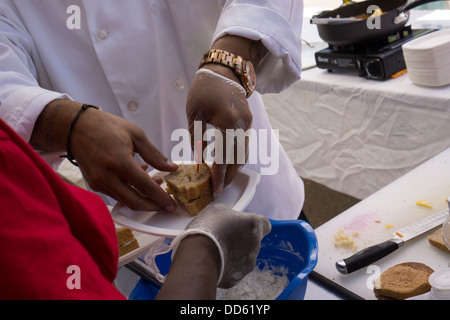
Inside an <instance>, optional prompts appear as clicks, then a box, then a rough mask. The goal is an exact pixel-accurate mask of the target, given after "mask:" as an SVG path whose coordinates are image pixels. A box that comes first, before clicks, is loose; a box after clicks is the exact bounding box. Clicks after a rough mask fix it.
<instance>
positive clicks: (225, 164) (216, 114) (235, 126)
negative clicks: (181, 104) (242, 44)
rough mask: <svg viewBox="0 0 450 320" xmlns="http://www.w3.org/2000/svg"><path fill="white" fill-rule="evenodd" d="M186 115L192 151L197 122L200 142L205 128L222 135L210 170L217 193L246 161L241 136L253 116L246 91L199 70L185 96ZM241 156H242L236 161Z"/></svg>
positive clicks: (194, 144)
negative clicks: (210, 126) (208, 127)
mask: <svg viewBox="0 0 450 320" xmlns="http://www.w3.org/2000/svg"><path fill="white" fill-rule="evenodd" d="M224 68H226V67H224ZM186 115H187V118H188V124H189V131H190V134H191V139H192V140H191V142H192V147H193V149H194V148H196V145H197V142H198V141H194V140H195V139H196V135H195V123H196V121H200V122H201V125H202V136H201V137H200V138H202V137H203V133H204V132H205V131H206V125H207V124H210V125H212V126H214V127H215V128H216V129H217V130H216V132H218V133H219V134H222V139H221V141H222V145H219V144H218V143H217V142H215V146H214V148H215V149H214V150H215V159H214V164H213V167H212V186H213V190H214V192H215V193H220V192H222V190H223V188H224V187H226V186H227V185H228V184H229V183H230V182H231V181H232V180H233V179H234V177H235V176H236V174H237V173H238V172H239V170H240V168H241V167H242V166H244V164H245V163H246V161H247V159H248V140H249V138H248V137H247V136H244V135H245V132H246V131H247V130H248V129H249V128H251V125H252V120H253V116H252V114H251V112H250V108H249V105H248V102H247V98H246V93H245V90H244V88H243V87H242V86H241V85H240V84H239V83H237V82H235V81H233V80H231V79H229V78H227V77H225V76H222V75H220V74H218V73H216V72H213V71H211V70H208V69H204V68H203V69H200V70H199V71H198V72H197V74H196V76H195V79H194V82H193V84H192V86H191V89H190V91H189V94H188V98H187V104H186ZM227 129H228V130H229V131H228V132H227ZM230 133H231V134H230ZM216 134H217V133H216ZM236 134H237V135H236ZM233 135H235V136H233ZM241 138H242V139H241ZM216 141H217V140H216ZM203 147H205V144H204V145H203ZM242 154H243V155H244V156H243V157H239V155H242ZM242 158H244V159H242Z"/></svg>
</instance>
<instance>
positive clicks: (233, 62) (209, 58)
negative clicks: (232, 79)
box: [198, 49, 255, 98]
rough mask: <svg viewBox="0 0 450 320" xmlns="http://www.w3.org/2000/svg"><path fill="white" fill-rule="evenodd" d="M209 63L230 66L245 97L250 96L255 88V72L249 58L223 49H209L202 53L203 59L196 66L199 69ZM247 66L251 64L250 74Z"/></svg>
mask: <svg viewBox="0 0 450 320" xmlns="http://www.w3.org/2000/svg"><path fill="white" fill-rule="evenodd" d="M209 63H215V64H221V65H224V66H227V67H229V68H231V69H232V70H233V71H234V73H235V74H236V75H237V76H238V78H239V80H240V82H241V85H242V86H243V87H244V89H245V91H246V92H247V98H248V97H250V95H251V94H252V93H253V91H254V90H255V88H254V82H255V74H254V70H253V65H252V64H251V62H250V61H249V60H245V59H244V58H243V57H241V56H238V55H235V54H232V53H230V52H228V51H225V50H219V49H211V50H209V51H208V52H206V53H205V54H204V55H203V59H202V61H201V62H200V65H199V66H198V68H199V69H200V68H201V67H203V66H204V65H206V64H209ZM249 66H251V71H252V74H248V72H247V69H249V68H248V67H249Z"/></svg>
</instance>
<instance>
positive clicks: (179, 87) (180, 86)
mask: <svg viewBox="0 0 450 320" xmlns="http://www.w3.org/2000/svg"><path fill="white" fill-rule="evenodd" d="M184 87H185V83H184V81H183V80H181V79H178V80H177V81H175V89H177V90H178V91H183V90H184Z"/></svg>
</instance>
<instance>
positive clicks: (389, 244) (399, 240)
mask: <svg viewBox="0 0 450 320" xmlns="http://www.w3.org/2000/svg"><path fill="white" fill-rule="evenodd" d="M448 215H449V209H444V210H442V211H439V212H436V213H434V214H432V215H430V216H427V217H425V218H423V219H420V220H418V221H416V222H414V223H413V224H410V225H408V226H406V227H404V228H401V229H400V230H397V231H396V232H395V233H394V235H393V236H394V237H393V238H392V239H390V240H387V241H385V242H382V243H379V244H376V245H374V246H371V247H368V248H365V249H363V250H361V251H359V252H357V253H355V254H354V255H353V256H351V257H349V258H347V259H343V260H339V261H337V262H336V269H337V270H338V271H339V272H340V273H342V274H349V273H352V272H353V271H356V270H359V269H361V268H363V267H366V266H368V265H370V264H371V263H374V262H376V261H378V260H380V259H381V258H383V257H385V256H387V255H388V254H390V253H392V252H394V251H395V250H397V249H398V248H400V247H402V246H403V245H404V244H405V242H406V241H408V240H411V239H413V238H414V237H417V236H418V235H421V234H422V233H424V232H426V231H429V230H431V229H433V228H435V227H437V226H438V225H439V224H442V223H444V221H445V219H446V218H447V216H448Z"/></svg>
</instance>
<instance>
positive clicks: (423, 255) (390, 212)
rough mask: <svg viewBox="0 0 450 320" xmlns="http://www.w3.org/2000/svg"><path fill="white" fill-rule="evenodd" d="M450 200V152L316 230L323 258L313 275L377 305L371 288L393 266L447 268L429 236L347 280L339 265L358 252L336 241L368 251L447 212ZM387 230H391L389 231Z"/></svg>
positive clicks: (449, 256) (448, 256)
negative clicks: (346, 239)
mask: <svg viewBox="0 0 450 320" xmlns="http://www.w3.org/2000/svg"><path fill="white" fill-rule="evenodd" d="M449 196H450V148H449V149H447V150H445V151H444V152H442V153H441V154H439V155H437V156H435V157H433V158H432V159H430V160H429V161H427V162H425V163H424V164H422V165H421V166H419V167H418V168H416V169H414V170H413V171H411V172H409V173H408V174H406V175H405V176H403V177H401V178H399V179H398V180H396V181H394V182H393V183H391V184H389V185H388V186H386V187H385V188H383V189H381V190H379V191H378V192H376V193H374V194H373V195H371V196H370V197H368V198H367V199H364V200H362V201H361V202H360V203H358V204H356V205H355V206H353V207H351V208H350V209H348V210H346V211H345V212H343V213H341V214H340V215H338V216H337V217H335V218H334V219H332V220H330V221H328V222H327V223H325V224H323V225H322V226H320V227H319V228H317V229H316V230H315V232H316V235H317V238H318V243H319V257H318V264H317V266H316V268H315V270H314V271H316V272H317V273H319V274H321V275H323V276H325V277H326V278H328V279H330V280H332V281H334V282H336V283H337V284H339V285H341V286H343V287H344V288H346V289H348V290H350V291H352V292H353V293H355V294H357V295H359V296H361V297H362V298H364V299H376V298H375V296H374V294H373V290H372V287H371V285H372V282H373V280H374V278H375V276H376V275H377V274H379V273H380V272H383V271H384V270H386V269H388V268H389V267H391V266H394V265H396V264H398V263H402V262H412V261H414V262H422V263H425V264H426V265H428V266H429V267H431V268H432V269H434V270H438V269H441V268H446V267H448V266H449V263H450V254H448V253H445V252H443V251H441V250H439V249H437V248H435V247H433V246H431V245H430V244H429V242H428V239H427V235H428V234H430V233H431V231H430V232H427V233H425V234H423V235H421V236H419V237H417V238H415V239H413V240H410V241H408V242H407V243H406V244H405V245H404V246H403V247H402V248H400V249H398V250H397V251H396V252H394V253H392V254H390V255H388V256H387V257H385V258H383V259H381V260H379V261H378V262H376V263H374V264H373V265H374V266H373V267H371V268H363V269H360V270H358V271H355V272H353V273H351V274H348V275H342V274H340V273H339V272H338V271H337V270H336V267H335V263H336V261H338V260H341V259H344V258H347V257H349V256H351V255H352V254H353V253H354V252H352V250H351V249H344V248H337V247H336V246H335V243H334V242H335V239H334V235H335V234H336V233H337V232H338V231H339V230H343V231H344V232H345V233H346V234H348V235H349V236H351V237H352V238H353V239H354V241H355V244H356V245H358V249H357V251H358V250H361V249H364V248H366V247H368V246H371V245H374V244H377V243H379V242H383V241H386V240H388V239H390V238H392V233H393V232H395V230H397V229H400V228H402V227H404V226H406V225H408V224H410V223H413V222H414V221H416V220H418V219H420V218H423V217H425V216H427V215H429V214H432V213H434V212H437V211H440V210H442V209H445V208H447V202H446V200H447V198H448V197H449ZM419 199H425V200H427V201H429V202H430V203H431V205H432V208H427V207H423V206H418V205H416V201H417V200H419ZM377 221H378V222H377ZM387 225H392V228H389V229H387V228H386V226H387Z"/></svg>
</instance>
